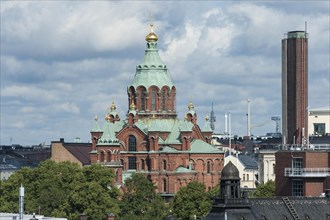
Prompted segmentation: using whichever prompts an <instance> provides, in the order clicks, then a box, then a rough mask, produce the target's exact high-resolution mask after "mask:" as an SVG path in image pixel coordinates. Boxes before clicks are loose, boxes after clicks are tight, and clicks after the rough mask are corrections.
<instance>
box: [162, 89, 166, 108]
mask: <svg viewBox="0 0 330 220" xmlns="http://www.w3.org/2000/svg"><path fill="white" fill-rule="evenodd" d="M162 110H163V111H165V110H166V90H163V91H162Z"/></svg>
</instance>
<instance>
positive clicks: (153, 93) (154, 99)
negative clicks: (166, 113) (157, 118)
mask: <svg viewBox="0 0 330 220" xmlns="http://www.w3.org/2000/svg"><path fill="white" fill-rule="evenodd" d="M151 111H156V91H155V90H152V93H151Z"/></svg>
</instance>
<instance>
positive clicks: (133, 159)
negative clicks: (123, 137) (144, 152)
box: [128, 157, 136, 170]
mask: <svg viewBox="0 0 330 220" xmlns="http://www.w3.org/2000/svg"><path fill="white" fill-rule="evenodd" d="M128 169H129V170H136V157H128Z"/></svg>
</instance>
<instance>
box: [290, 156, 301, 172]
mask: <svg viewBox="0 0 330 220" xmlns="http://www.w3.org/2000/svg"><path fill="white" fill-rule="evenodd" d="M302 164H303V159H302V158H301V157H295V158H293V159H292V168H293V174H294V175H301V169H302Z"/></svg>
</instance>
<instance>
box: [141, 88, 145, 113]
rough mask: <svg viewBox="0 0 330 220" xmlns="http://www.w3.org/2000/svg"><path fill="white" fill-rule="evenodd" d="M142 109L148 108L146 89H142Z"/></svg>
mask: <svg viewBox="0 0 330 220" xmlns="http://www.w3.org/2000/svg"><path fill="white" fill-rule="evenodd" d="M140 107H141V110H142V111H145V110H146V94H145V91H143V90H142V91H141V106H140Z"/></svg>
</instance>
